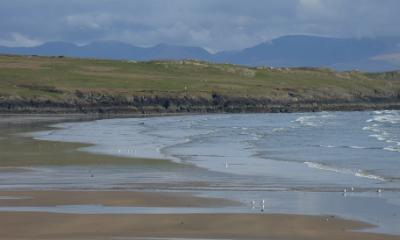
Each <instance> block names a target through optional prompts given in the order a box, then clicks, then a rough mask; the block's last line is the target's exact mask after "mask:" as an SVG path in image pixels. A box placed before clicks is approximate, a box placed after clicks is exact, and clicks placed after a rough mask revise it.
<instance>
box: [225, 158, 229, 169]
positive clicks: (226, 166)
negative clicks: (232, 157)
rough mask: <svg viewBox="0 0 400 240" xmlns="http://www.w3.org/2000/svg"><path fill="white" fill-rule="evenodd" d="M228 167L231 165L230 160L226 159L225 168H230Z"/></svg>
mask: <svg viewBox="0 0 400 240" xmlns="http://www.w3.org/2000/svg"><path fill="white" fill-rule="evenodd" d="M228 167H229V165H228V160H225V168H228Z"/></svg>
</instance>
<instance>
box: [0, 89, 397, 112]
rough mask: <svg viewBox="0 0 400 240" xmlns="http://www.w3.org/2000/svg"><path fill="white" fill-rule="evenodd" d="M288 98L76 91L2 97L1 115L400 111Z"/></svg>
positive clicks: (372, 99)
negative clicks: (60, 94) (53, 96)
mask: <svg viewBox="0 0 400 240" xmlns="http://www.w3.org/2000/svg"><path fill="white" fill-rule="evenodd" d="M288 96H289V97H287V98H281V99H272V98H269V97H264V98H252V97H232V96H227V95H222V94H219V93H212V94H211V96H209V97H208V98H201V97H190V96H182V97H167V96H121V95H112V94H103V93H95V92H92V93H83V92H79V91H77V92H75V93H74V94H71V95H68V96H66V97H65V98H62V99H43V98H30V99H27V98H21V97H0V113H132V114H138V113H139V114H150V113H219V112H229V113H244V112H303V111H354V110H355V111H358V110H369V109H400V96H399V95H379V94H376V95H374V96H363V95H360V96H356V95H352V96H344V97H342V98H334V97H329V96H328V97H327V96H325V97H324V96H313V97H310V96H308V97H307V96H302V95H297V94H295V93H292V94H291V93H288Z"/></svg>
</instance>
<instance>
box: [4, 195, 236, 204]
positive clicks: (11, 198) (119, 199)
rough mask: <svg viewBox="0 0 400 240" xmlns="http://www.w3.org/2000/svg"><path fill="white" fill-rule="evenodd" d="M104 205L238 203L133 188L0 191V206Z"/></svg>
mask: <svg viewBox="0 0 400 240" xmlns="http://www.w3.org/2000/svg"><path fill="white" fill-rule="evenodd" d="M59 205H104V206H135V207H224V206H238V205H240V203H238V202H234V201H230V200H226V199H221V198H205V197H198V196H193V195H190V194H187V193H161V192H158V193H157V192H133V191H0V206H59Z"/></svg>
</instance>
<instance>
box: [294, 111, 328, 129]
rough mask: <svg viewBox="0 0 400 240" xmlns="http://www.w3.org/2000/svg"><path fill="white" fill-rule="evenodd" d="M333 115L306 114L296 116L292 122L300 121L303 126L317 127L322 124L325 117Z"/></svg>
mask: <svg viewBox="0 0 400 240" xmlns="http://www.w3.org/2000/svg"><path fill="white" fill-rule="evenodd" d="M333 116H334V115H332V114H322V115H308V116H301V117H298V118H297V119H296V120H294V121H293V122H297V123H300V124H301V125H303V126H307V127H317V126H320V125H323V124H324V123H325V121H326V119H329V118H332V117H333Z"/></svg>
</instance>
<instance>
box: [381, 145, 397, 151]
mask: <svg viewBox="0 0 400 240" xmlns="http://www.w3.org/2000/svg"><path fill="white" fill-rule="evenodd" d="M383 149H384V150H386V151H391V152H400V147H394V146H389V147H385V148H383Z"/></svg>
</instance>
